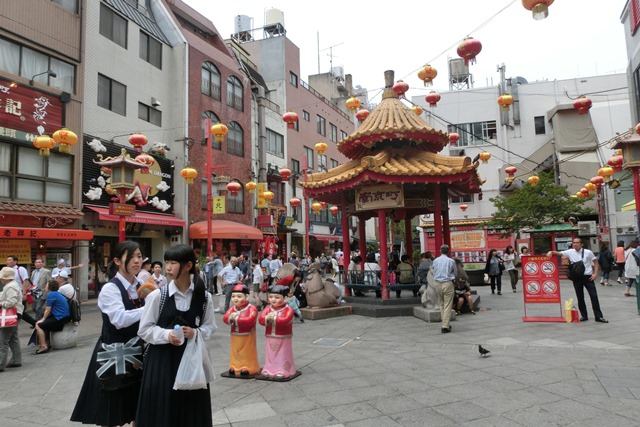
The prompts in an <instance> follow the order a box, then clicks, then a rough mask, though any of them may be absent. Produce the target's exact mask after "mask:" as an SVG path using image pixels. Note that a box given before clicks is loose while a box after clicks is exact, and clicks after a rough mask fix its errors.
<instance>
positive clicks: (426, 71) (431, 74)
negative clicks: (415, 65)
mask: <svg viewBox="0 0 640 427" xmlns="http://www.w3.org/2000/svg"><path fill="white" fill-rule="evenodd" d="M437 75H438V70H436V69H435V68H433V67H432V66H431V65H429V64H427V65H425V66H424V67H422V68H421V69H420V71H418V78H419V79H420V80H422V81H423V82H424V85H425V86H431V85H432V84H433V79H435V78H436V76H437Z"/></svg>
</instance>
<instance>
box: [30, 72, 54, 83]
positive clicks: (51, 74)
mask: <svg viewBox="0 0 640 427" xmlns="http://www.w3.org/2000/svg"><path fill="white" fill-rule="evenodd" d="M43 74H46V75H48V76H49V77H53V78H54V79H55V78H56V77H58V75H57V74H56V73H55V71H53V70H47V71H43V72H41V73H38V74H34V75H33V77H31V80H29V86H33V83H34V79H35V78H36V77H38V76H41V75H43Z"/></svg>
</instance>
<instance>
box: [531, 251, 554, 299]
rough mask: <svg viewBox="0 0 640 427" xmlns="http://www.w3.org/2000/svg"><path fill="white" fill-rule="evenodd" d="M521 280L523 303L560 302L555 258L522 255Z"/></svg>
mask: <svg viewBox="0 0 640 427" xmlns="http://www.w3.org/2000/svg"><path fill="white" fill-rule="evenodd" d="M522 281H523V283H524V286H523V291H524V303H525V304H547V303H554V304H558V303H560V279H559V275H558V259H557V258H555V257H552V258H548V257H546V256H526V257H524V256H523V257H522Z"/></svg>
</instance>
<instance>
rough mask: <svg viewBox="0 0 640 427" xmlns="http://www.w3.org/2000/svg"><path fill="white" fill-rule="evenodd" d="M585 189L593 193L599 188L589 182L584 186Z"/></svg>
mask: <svg viewBox="0 0 640 427" xmlns="http://www.w3.org/2000/svg"><path fill="white" fill-rule="evenodd" d="M584 188H586V189H587V190H588V191H589V193H593V192H594V191H596V189H597V188H598V187H597V186H596V185H595V184H594V183H592V182H587V183H586V184H585V185H584Z"/></svg>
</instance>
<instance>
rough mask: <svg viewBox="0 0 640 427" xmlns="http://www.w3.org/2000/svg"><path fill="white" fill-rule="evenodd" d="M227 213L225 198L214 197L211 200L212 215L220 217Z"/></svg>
mask: <svg viewBox="0 0 640 427" xmlns="http://www.w3.org/2000/svg"><path fill="white" fill-rule="evenodd" d="M226 212H227V205H226V199H225V196H215V197H214V198H213V214H214V215H220V214H224V213H226Z"/></svg>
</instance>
